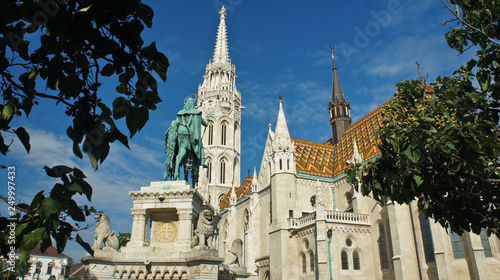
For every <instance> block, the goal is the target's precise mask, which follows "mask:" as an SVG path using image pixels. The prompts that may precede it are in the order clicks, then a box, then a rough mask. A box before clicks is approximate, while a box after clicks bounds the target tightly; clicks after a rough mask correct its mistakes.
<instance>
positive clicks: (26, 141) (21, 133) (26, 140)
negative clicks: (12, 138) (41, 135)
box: [14, 127, 31, 153]
mask: <svg viewBox="0 0 500 280" xmlns="http://www.w3.org/2000/svg"><path fill="white" fill-rule="evenodd" d="M14 132H15V133H16V135H17V137H18V138H19V140H21V143H22V144H23V146H24V148H25V149H26V152H28V153H29V152H30V149H31V145H30V135H29V134H28V132H26V129H24V127H19V128H18V129H14Z"/></svg>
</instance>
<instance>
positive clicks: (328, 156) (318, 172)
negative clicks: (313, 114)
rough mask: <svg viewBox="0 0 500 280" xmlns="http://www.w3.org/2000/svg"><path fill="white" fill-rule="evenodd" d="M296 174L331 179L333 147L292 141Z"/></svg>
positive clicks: (303, 141) (296, 140)
mask: <svg viewBox="0 0 500 280" xmlns="http://www.w3.org/2000/svg"><path fill="white" fill-rule="evenodd" d="M293 142H294V144H295V160H296V170H297V173H301V174H306V175H312V176H319V177H326V178H331V177H332V173H333V156H334V153H333V151H334V147H333V146H331V145H327V144H319V143H314V142H309V141H305V140H300V139H293Z"/></svg>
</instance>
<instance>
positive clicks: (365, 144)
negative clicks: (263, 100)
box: [84, 8, 500, 280]
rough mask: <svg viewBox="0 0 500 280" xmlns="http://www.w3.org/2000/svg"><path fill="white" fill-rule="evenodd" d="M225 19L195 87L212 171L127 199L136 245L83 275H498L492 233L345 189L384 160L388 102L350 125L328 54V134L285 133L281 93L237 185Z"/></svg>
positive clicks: (236, 131) (91, 260)
mask: <svg viewBox="0 0 500 280" xmlns="http://www.w3.org/2000/svg"><path fill="white" fill-rule="evenodd" d="M226 16H227V14H226V12H225V9H224V8H222V10H221V11H220V24H219V30H218V34H217V39H216V46H215V51H214V57H213V59H212V60H211V61H210V62H209V64H208V65H207V68H206V73H205V76H204V80H203V83H202V84H201V85H200V86H199V89H198V108H199V109H200V110H202V112H203V115H204V117H205V118H208V123H209V126H208V128H207V133H206V134H205V135H204V138H203V144H204V146H205V156H206V163H207V165H208V168H206V169H203V170H204V172H203V173H201V175H200V176H201V177H200V179H199V183H198V186H196V188H195V189H193V188H191V187H190V186H189V185H187V184H186V183H185V182H182V181H181V182H152V183H151V185H150V186H148V187H143V188H141V190H140V191H135V192H131V194H130V195H131V196H132V198H133V200H134V207H133V208H132V215H133V216H134V221H133V225H132V240H131V241H130V243H129V244H128V245H127V246H126V247H124V248H121V250H120V251H119V252H114V251H112V252H108V251H106V250H104V249H103V250H98V251H97V254H96V255H94V257H90V256H89V257H86V258H85V259H84V262H85V263H86V264H87V272H86V277H87V279H254V280H257V279H259V280H268V279H273V280H275V279H276V280H278V279H287V280H288V279H500V278H499V275H500V240H499V239H498V238H496V237H493V236H491V237H487V236H486V235H485V234H484V232H483V233H481V234H480V235H475V234H472V233H464V234H463V235H462V236H458V235H456V234H453V233H450V232H447V231H446V230H445V229H443V228H442V227H441V226H440V225H438V224H436V223H435V222H434V221H433V220H432V219H426V218H425V217H423V215H421V214H420V213H419V212H418V210H417V207H416V203H412V204H410V205H399V204H394V203H392V202H390V201H388V202H386V203H378V202H376V201H375V200H373V199H372V198H370V197H364V196H362V195H361V194H360V193H358V192H356V190H355V189H354V188H353V186H352V185H350V184H349V183H347V181H346V177H345V174H344V169H345V167H346V162H347V161H348V160H350V161H356V162H364V161H368V160H370V159H373V158H375V157H377V156H379V155H380V152H379V150H378V148H377V146H376V145H375V143H376V141H375V140H376V139H375V138H374V136H373V130H374V129H375V128H377V127H378V126H380V124H381V121H382V116H381V110H382V108H383V106H384V105H382V106H381V107H380V108H378V109H376V110H374V111H373V112H371V113H369V114H368V115H366V116H365V117H363V118H361V119H360V120H358V121H357V122H355V123H353V124H351V117H350V104H349V101H348V100H347V98H346V97H345V96H344V93H343V91H342V87H341V85H340V79H339V75H338V72H337V68H336V67H335V63H334V60H333V59H334V57H333V50H332V62H333V85H332V97H331V99H330V100H329V101H328V108H329V113H330V124H331V126H332V138H331V139H329V140H327V141H325V142H324V143H314V142H309V141H305V140H301V139H300V138H299V137H300V135H290V132H289V130H288V124H287V120H286V116H285V113H284V110H283V107H286V106H287V103H286V100H281V97H280V99H279V100H276V110H277V111H278V118H277V120H276V123H275V126H274V130H273V129H272V127H271V126H270V127H269V132H268V136H267V140H266V144H265V148H264V151H263V156H262V161H261V165H260V167H259V168H258V170H257V169H254V172H253V175H252V176H248V177H247V178H245V179H244V180H243V182H242V183H241V184H240V178H239V175H240V160H241V159H240V151H241V140H240V135H241V129H242V127H243V129H244V125H243V126H242V124H241V109H242V108H243V107H242V96H241V93H240V92H238V91H237V90H236V83H235V78H236V74H235V66H234V65H233V64H231V61H230V60H229V54H228V45H227V44H228V43H227V32H226ZM325 102H326V100H325ZM318 105H321V104H318ZM325 113H326V112H325ZM207 209H208V211H209V213H214V216H213V221H214V227H217V229H216V230H215V231H213V239H210V240H212V243H210V244H208V243H207V246H206V248H202V247H203V246H202V247H199V245H197V246H194V247H193V242H194V239H196V238H197V237H196V236H198V233H197V229H198V228H199V220H200V219H201V218H200V217H202V213H206V212H205V211H206V210H207ZM209 219H210V220H211V219H212V218H211V217H209ZM198 232H199V231H198ZM195 235H196V236H195ZM195 244H198V243H195Z"/></svg>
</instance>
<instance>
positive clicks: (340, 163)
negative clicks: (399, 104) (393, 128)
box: [333, 99, 392, 177]
mask: <svg viewBox="0 0 500 280" xmlns="http://www.w3.org/2000/svg"><path fill="white" fill-rule="evenodd" d="M391 100H392V99H390V100H389V101H387V102H386V103H384V104H383V105H381V106H380V107H378V108H377V109H375V110H373V111H372V112H370V113H369V114H368V115H366V116H364V117H363V118H361V119H360V120H358V121H357V122H355V123H354V124H352V125H350V126H349V127H348V128H347V130H346V132H345V133H344V135H343V136H342V139H340V142H338V143H337V144H336V145H335V148H334V149H335V168H334V170H333V177H336V176H338V175H340V174H342V173H344V171H345V167H346V164H347V160H351V159H352V153H353V151H352V150H353V142H354V140H356V144H357V146H358V151H359V153H360V155H361V157H362V158H363V161H368V160H370V159H372V158H374V157H376V156H378V155H380V150H379V149H378V146H377V145H378V143H379V140H378V139H375V136H374V135H373V131H374V130H375V129H377V128H379V127H380V125H381V124H382V108H383V107H384V106H385V105H386V104H387V103H389V102H391Z"/></svg>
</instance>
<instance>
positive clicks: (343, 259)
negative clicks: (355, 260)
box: [340, 251, 349, 270]
mask: <svg viewBox="0 0 500 280" xmlns="http://www.w3.org/2000/svg"><path fill="white" fill-rule="evenodd" d="M340 260H341V262H342V269H344V270H347V269H349V261H348V260H347V252H346V251H342V253H341V254H340Z"/></svg>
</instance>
